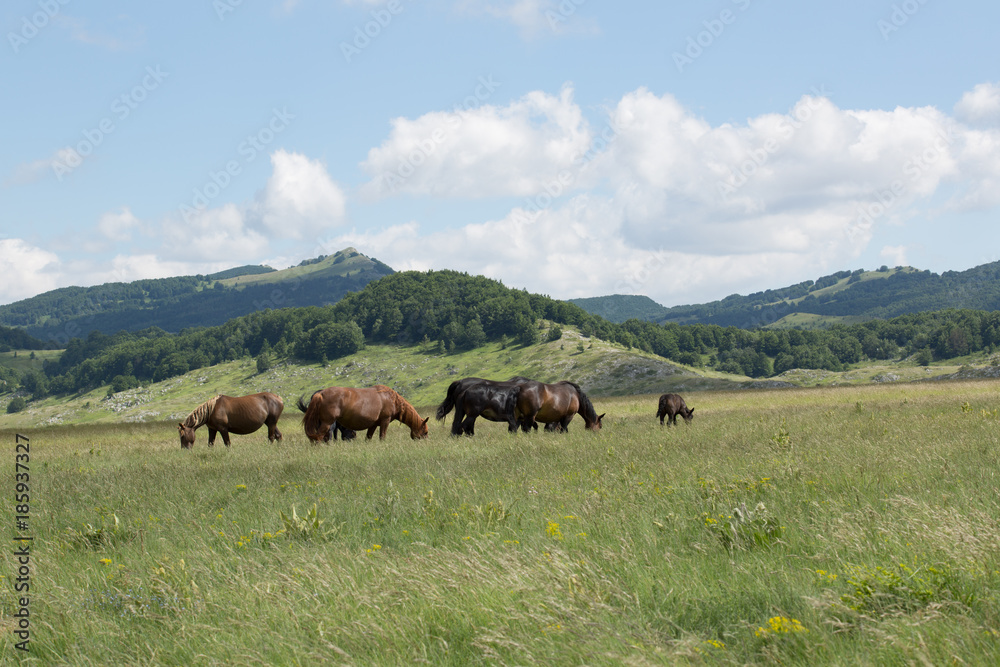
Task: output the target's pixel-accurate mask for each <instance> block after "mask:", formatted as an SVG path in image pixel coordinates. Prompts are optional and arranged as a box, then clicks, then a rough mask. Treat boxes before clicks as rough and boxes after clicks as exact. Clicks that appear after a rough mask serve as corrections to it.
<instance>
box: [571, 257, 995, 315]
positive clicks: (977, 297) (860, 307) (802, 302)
mask: <svg viewBox="0 0 1000 667" xmlns="http://www.w3.org/2000/svg"><path fill="white" fill-rule="evenodd" d="M574 303H577V304H578V305H579V306H580V307H582V308H584V309H585V310H587V311H588V312H591V313H594V314H600V315H602V316H604V317H605V318H607V319H609V320H612V321H616V322H622V321H625V320H627V319H629V318H636V319H641V320H646V321H650V322H658V323H667V322H674V323H677V324H717V325H719V326H724V327H728V326H733V327H738V328H741V329H752V328H756V327H769V328H788V327H793V328H807V329H811V328H817V327H819V328H822V327H827V326H830V325H831V324H851V323H856V322H863V321H867V320H873V319H889V318H892V317H896V316H898V315H905V314H909V313H920V312H928V311H938V310H944V309H948V308H960V309H973V310H985V311H990V310H997V309H1000V262H993V263H991V264H983V265H982V266H977V267H974V268H972V269H969V270H967V271H946V272H944V273H943V274H940V275H938V274H936V273H931V272H930V271H920V270H918V269H915V268H912V267H896V268H893V269H890V268H888V267H886V266H883V267H882V268H880V269H878V270H877V271H864V270H863V269H858V270H856V271H839V272H837V273H834V274H831V275H828V276H823V277H821V278H817V279H816V280H815V281H813V280H806V281H804V282H801V283H798V284H797V285H790V286H788V287H783V288H780V289H769V290H765V291H763V292H754V293H753V294H748V295H746V296H743V295H739V294H733V295H730V296H727V297H726V298H725V299H721V300H719V301H712V302H710V303H704V304H693V305H685V306H674V307H672V308H665V307H660V310H657V309H656V308H654V307H653V306H656V305H658V304H656V303H655V302H653V301H651V300H648V299H645V297H632V296H623V295H615V296H608V297H598V298H596V299H576V300H574Z"/></svg>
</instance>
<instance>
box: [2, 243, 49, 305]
mask: <svg viewBox="0 0 1000 667" xmlns="http://www.w3.org/2000/svg"><path fill="white" fill-rule="evenodd" d="M59 269H60V263H59V257H57V256H56V255H55V253H51V252H49V251H47V250H42V249H41V248H37V247H35V246H33V245H31V244H29V243H26V242H25V241H24V240H22V239H0V275H2V276H3V277H4V279H3V281H0V303H11V302H13V301H18V300H20V299H24V298H27V297H30V296H34V295H35V294H40V293H41V292H47V291H49V290H52V289H55V288H56V287H58V284H59Z"/></svg>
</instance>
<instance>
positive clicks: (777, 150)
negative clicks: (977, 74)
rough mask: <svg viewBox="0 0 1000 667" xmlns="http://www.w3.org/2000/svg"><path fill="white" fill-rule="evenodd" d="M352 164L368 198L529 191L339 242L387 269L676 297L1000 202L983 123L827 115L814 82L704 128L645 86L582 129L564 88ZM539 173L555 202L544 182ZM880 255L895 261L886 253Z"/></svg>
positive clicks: (427, 120)
mask: <svg viewBox="0 0 1000 667" xmlns="http://www.w3.org/2000/svg"><path fill="white" fill-rule="evenodd" d="M977 90H978V89H977ZM974 92H975V91H974ZM980 97H984V95H983V94H982V91H980V92H978V93H976V99H979V98H980ZM966 106H969V108H972V107H971V103H969V104H968V105H966ZM975 108H976V109H980V110H982V109H985V108H987V105H986V104H985V103H982V104H979V105H978V106H976V107H975ZM970 113H971V112H970ZM979 117H981V116H979ZM435 132H436V134H435ZM429 138H430V139H433V141H430V142H429V141H428V139H429ZM418 162H419V164H418ZM401 165H402V166H403V167H412V169H409V171H408V172H407V173H404V172H403V171H401V169H400V166H401ZM363 167H364V168H365V170H366V171H367V172H369V173H370V174H372V175H373V176H375V178H374V179H373V180H372V181H370V182H369V183H368V184H367V185H366V186H365V188H364V190H365V191H366V192H367V194H370V195H371V194H374V195H377V196H386V195H387V194H390V193H391V192H406V193H408V194H414V195H417V194H422V195H431V196H437V197H452V198H458V197H464V198H477V197H478V198H483V197H500V196H508V197H526V198H528V199H527V203H526V204H525V205H523V206H521V207H519V208H518V209H516V210H514V211H511V212H510V214H509V215H507V216H506V217H503V218H502V219H498V220H496V221H493V222H487V223H479V224H473V225H469V226H467V227H464V228H462V229H459V230H451V231H450V232H448V233H423V232H421V228H420V226H419V225H418V224H416V223H412V222H411V223H408V224H407V225H406V226H401V227H398V228H393V231H392V232H391V233H389V232H388V231H383V232H379V233H369V234H361V235H357V234H355V235H353V236H350V238H349V240H350V242H351V243H352V244H353V245H356V246H358V247H359V248H366V249H367V251H368V252H372V253H375V254H377V255H378V256H379V257H380V258H382V259H383V260H384V261H388V262H389V263H390V264H392V265H393V266H397V267H404V268H430V267H432V266H436V267H438V268H442V267H448V268H461V269H463V270H469V271H474V272H478V273H486V274H487V275H491V276H493V277H498V278H507V279H512V278H515V277H516V279H517V281H518V284H521V285H526V286H529V287H530V288H532V289H539V290H540V291H549V292H553V293H554V295H556V296H560V297H572V296H583V295H587V294H590V295H593V294H606V293H612V292H623V291H626V292H632V293H645V294H649V295H650V296H653V297H654V298H657V299H659V300H661V301H664V302H679V301H680V302H685V301H686V302H691V301H696V300H700V299H699V298H698V297H697V296H696V295H697V294H701V295H702V296H701V298H704V299H710V298H717V295H718V293H719V292H720V291H722V292H730V291H746V290H748V289H750V290H754V289H763V288H766V287H773V286H775V285H780V284H783V281H784V280H786V279H787V280H790V281H797V280H801V279H803V277H802V276H805V277H815V275H816V274H817V271H824V270H827V269H831V268H832V269H839V268H842V267H843V266H844V265H845V264H846V263H847V262H849V261H850V260H852V259H854V258H856V257H857V256H858V255H859V254H860V253H861V252H862V251H864V250H865V249H866V248H867V246H868V245H869V243H870V242H871V239H872V237H873V231H874V229H875V227H876V226H879V225H885V224H891V225H894V226H900V227H901V229H904V230H905V225H906V223H907V221H908V220H910V219H911V218H912V217H914V216H925V217H926V216H933V215H936V214H940V212H941V211H943V210H947V209H949V208H950V209H960V208H979V209H982V208H986V207H989V206H995V205H996V204H998V203H1000V201H998V199H1000V194H996V193H1000V180H998V177H1000V135H998V133H997V132H996V131H994V130H992V129H989V128H987V129H982V128H980V129H976V128H970V127H969V126H967V125H964V124H962V123H961V122H960V121H959V120H957V119H956V118H955V117H952V116H949V115H948V114H947V113H944V112H942V111H940V110H939V109H936V108H934V107H914V108H903V107H897V108H895V109H892V110H879V109H875V110H855V109H842V108H840V107H838V106H837V105H836V104H835V102H834V101H833V100H832V99H831V96H830V95H828V94H826V93H824V91H822V90H816V91H810V92H809V93H807V94H804V95H803V96H802V97H801V98H800V99H799V100H798V101H797V102H796V104H794V105H793V106H792V107H791V108H790V109H788V110H786V111H784V112H773V113H767V114H762V115H760V116H757V117H753V118H748V119H747V120H746V121H745V122H743V123H725V124H718V125H713V124H711V123H709V122H707V121H706V120H705V119H703V118H701V117H699V116H698V115H697V114H695V113H693V112H692V111H691V110H690V109H687V108H686V107H684V106H683V105H682V104H680V103H679V102H678V101H677V100H676V99H675V98H673V97H672V96H670V95H656V94H654V93H652V92H650V91H648V90H645V89H639V90H636V91H633V92H631V93H628V94H626V95H624V96H623V97H622V99H621V100H620V101H619V102H618V103H617V105H616V106H615V107H614V108H612V109H610V110H609V112H608V116H607V117H606V118H601V119H599V120H597V121H595V122H593V123H590V122H588V120H587V119H586V118H585V117H584V115H583V113H582V111H581V110H580V109H579V108H578V107H577V105H576V104H575V102H574V101H573V99H572V90H571V89H568V88H567V89H566V90H564V91H563V93H562V94H561V95H560V96H559V97H554V96H550V95H545V94H543V93H534V94H532V95H527V96H525V97H523V98H522V99H520V100H517V101H515V102H512V103H511V104H510V105H508V106H506V107H493V106H484V107H482V108H480V109H476V110H475V111H474V112H470V113H468V114H457V113H454V114H453V113H449V112H435V113H430V114H425V115H424V116H421V117H419V118H417V119H415V120H408V119H397V120H396V121H394V122H393V127H392V131H391V132H390V134H389V136H388V138H387V139H386V140H385V141H384V142H383V143H382V144H381V145H380V146H379V147H377V148H375V149H373V150H372V151H371V152H370V153H369V155H368V159H367V160H366V162H365V163H364V164H363ZM555 174H559V178H560V181H559V182H560V187H559V188H558V190H559V192H558V193H555V192H552V191H551V189H550V188H548V184H550V183H552V182H553V181H552V178H553V175H555ZM393 176H395V177H398V178H394V177H393ZM606 193H610V194H606ZM942 193H944V195H945V197H944V198H945V199H946V200H947V202H946V204H945V206H944V207H943V208H942V207H940V199H942V197H941V196H940V195H941V194H942ZM550 195H551V196H550ZM932 201H937V203H936V204H932V203H931V202H932ZM933 206H938V208H937V209H935V208H933ZM343 239H344V240H345V241H346V240H348V237H346V236H345V237H343ZM416 244H419V245H420V247H422V248H424V249H425V251H424V253H423V259H421V260H419V261H415V260H413V259H411V258H412V255H413V253H412V248H413V247H414V246H415V245H416ZM886 252H887V253H890V254H891V256H893V257H895V258H896V259H897V260H899V259H901V258H904V257H905V248H903V247H902V246H896V247H889V248H888V249H887V251H886ZM643 276H644V277H643ZM685 295H687V298H686V297H685Z"/></svg>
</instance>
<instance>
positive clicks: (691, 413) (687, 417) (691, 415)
mask: <svg viewBox="0 0 1000 667" xmlns="http://www.w3.org/2000/svg"><path fill="white" fill-rule="evenodd" d="M681 417H684V423H686V424H690V423H691V420H692V419H694V408H689V409H688V410H687V412H681Z"/></svg>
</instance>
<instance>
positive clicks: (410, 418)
mask: <svg viewBox="0 0 1000 667" xmlns="http://www.w3.org/2000/svg"><path fill="white" fill-rule="evenodd" d="M374 389H375V390H376V391H378V392H379V393H380V394H389V395H390V396H392V400H393V403H394V404H395V408H396V415H397V417H396V418H397V419H398V420H399V421H401V422H403V423H404V424H406V425H407V426H409V427H410V428H414V427H415V426H416V425H417V424H419V423H420V422H421V421H423V420H421V419H420V413H419V412H417V409H416V408H415V407H413V406H412V405H410V403H409V401H407V400H406V399H405V398H403V397H402V396H400V394H399V392H398V391H396V390H395V389H393V388H392V387H387V386H385V385H384V384H377V385H375V387H374Z"/></svg>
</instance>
